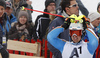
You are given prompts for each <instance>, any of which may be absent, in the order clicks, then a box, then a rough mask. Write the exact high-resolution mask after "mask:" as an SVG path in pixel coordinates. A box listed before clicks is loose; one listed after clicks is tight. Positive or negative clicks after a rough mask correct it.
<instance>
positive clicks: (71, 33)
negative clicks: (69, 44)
mask: <svg viewBox="0 0 100 58" xmlns="http://www.w3.org/2000/svg"><path fill="white" fill-rule="evenodd" d="M69 32H70V36H73V35H74V34H76V35H77V36H82V30H70V31H69Z"/></svg>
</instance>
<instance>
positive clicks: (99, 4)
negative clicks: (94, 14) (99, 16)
mask: <svg viewBox="0 0 100 58" xmlns="http://www.w3.org/2000/svg"><path fill="white" fill-rule="evenodd" d="M99 6H100V2H99V3H98V6H97V11H98V8H99Z"/></svg>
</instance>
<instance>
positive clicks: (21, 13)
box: [18, 10, 29, 19]
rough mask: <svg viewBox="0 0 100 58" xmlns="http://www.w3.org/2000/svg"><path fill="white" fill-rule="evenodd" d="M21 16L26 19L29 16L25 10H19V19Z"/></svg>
mask: <svg viewBox="0 0 100 58" xmlns="http://www.w3.org/2000/svg"><path fill="white" fill-rule="evenodd" d="M21 16H25V17H26V18H27V19H28V18H29V16H28V13H27V11H22V10H21V11H20V12H19V14H18V19H19V18H20V17H21Z"/></svg>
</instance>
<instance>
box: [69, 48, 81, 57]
mask: <svg viewBox="0 0 100 58" xmlns="http://www.w3.org/2000/svg"><path fill="white" fill-rule="evenodd" d="M77 50H79V53H80V54H82V47H81V46H80V47H78V49H77V48H74V49H73V51H72V53H71V56H70V58H73V57H74V56H76V57H77V58H79V54H78V51H77Z"/></svg>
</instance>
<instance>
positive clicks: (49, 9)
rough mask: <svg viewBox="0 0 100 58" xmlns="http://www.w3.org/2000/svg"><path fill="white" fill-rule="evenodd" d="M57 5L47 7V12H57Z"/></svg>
mask: <svg viewBox="0 0 100 58" xmlns="http://www.w3.org/2000/svg"><path fill="white" fill-rule="evenodd" d="M55 7H56V5H55V3H50V4H49V5H48V6H47V11H48V12H51V11H55Z"/></svg>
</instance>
